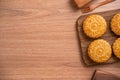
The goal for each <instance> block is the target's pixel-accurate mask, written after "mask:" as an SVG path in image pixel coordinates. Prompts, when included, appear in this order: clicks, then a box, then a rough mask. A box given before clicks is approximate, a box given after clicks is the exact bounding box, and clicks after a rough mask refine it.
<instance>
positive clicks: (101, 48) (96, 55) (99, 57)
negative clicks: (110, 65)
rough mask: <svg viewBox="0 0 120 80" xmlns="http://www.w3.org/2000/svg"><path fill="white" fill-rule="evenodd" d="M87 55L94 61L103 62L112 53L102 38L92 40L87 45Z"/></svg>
mask: <svg viewBox="0 0 120 80" xmlns="http://www.w3.org/2000/svg"><path fill="white" fill-rule="evenodd" d="M88 55H89V57H90V58H91V59H92V60H93V61H94V62H97V63H104V62H106V61H108V60H109V59H110V57H111V55H112V49H111V45H110V44H109V43H108V42H107V41H105V40H103V39H98V40H94V41H93V42H91V43H90V45H89V47H88Z"/></svg>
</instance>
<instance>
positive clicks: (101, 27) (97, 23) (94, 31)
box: [83, 14, 107, 38]
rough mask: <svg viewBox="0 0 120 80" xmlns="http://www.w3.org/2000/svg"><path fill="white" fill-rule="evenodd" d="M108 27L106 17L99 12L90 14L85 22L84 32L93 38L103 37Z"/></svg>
mask: <svg viewBox="0 0 120 80" xmlns="http://www.w3.org/2000/svg"><path fill="white" fill-rule="evenodd" d="M106 29H107V23H106V21H105V19H104V18H103V17H102V16H101V15H98V14H92V15H90V16H88V17H87V18H86V19H85V20H84V22H83V30H84V33H85V34H86V35H87V36H88V37H91V38H98V37H101V36H102V35H103V34H104V33H105V32H106Z"/></svg>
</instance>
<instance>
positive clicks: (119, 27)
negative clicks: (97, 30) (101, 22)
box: [111, 13, 120, 36]
mask: <svg viewBox="0 0 120 80" xmlns="http://www.w3.org/2000/svg"><path fill="white" fill-rule="evenodd" d="M111 30H112V31H113V32H114V33H115V34H116V35H119V36H120V13H118V14H116V15H115V16H114V17H113V18H112V20H111Z"/></svg>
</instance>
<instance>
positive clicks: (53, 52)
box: [0, 0, 120, 80]
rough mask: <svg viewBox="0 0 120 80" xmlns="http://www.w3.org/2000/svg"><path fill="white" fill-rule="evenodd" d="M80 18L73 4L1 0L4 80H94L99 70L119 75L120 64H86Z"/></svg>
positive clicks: (0, 52) (0, 43)
mask: <svg viewBox="0 0 120 80" xmlns="http://www.w3.org/2000/svg"><path fill="white" fill-rule="evenodd" d="M97 1H98V0H97ZM99 1H100V0H99ZM119 4H120V0H117V1H115V2H113V3H110V4H107V5H105V6H102V7H100V8H98V9H96V10H95V11H94V12H100V11H106V10H112V9H118V8H120V6H119ZM80 15H82V13H81V11H80V10H78V9H77V8H76V7H75V5H74V4H73V1H72V0H0V80H90V78H91V76H92V73H93V72H94V70H95V69H102V70H104V71H109V72H112V73H114V74H118V75H119V74H120V63H116V64H112V65H101V66H94V67H86V66H85V65H84V64H83V63H82V59H81V55H80V54H81V53H80V47H79V41H78V38H77V34H76V26H75V24H76V20H77V18H78V17H79V16H80Z"/></svg>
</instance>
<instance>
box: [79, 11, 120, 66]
mask: <svg viewBox="0 0 120 80" xmlns="http://www.w3.org/2000/svg"><path fill="white" fill-rule="evenodd" d="M119 12H120V9H117V10H111V11H105V12H98V13H92V14H100V15H102V16H103V17H104V18H105V19H106V21H107V24H108V27H107V28H108V29H107V31H106V33H105V34H104V35H103V36H102V37H100V38H102V39H105V40H107V41H108V42H109V43H110V44H111V46H112V44H113V42H114V41H115V39H117V38H118V36H117V35H115V34H114V33H113V32H112V31H111V29H110V21H111V19H112V17H113V16H114V15H115V14H116V13H119ZM89 15H91V14H87V15H82V16H80V17H79V18H78V20H77V32H78V38H79V41H80V48H81V54H82V59H83V61H84V63H85V64H86V65H88V66H91V65H96V64H98V63H95V62H93V61H92V60H91V59H90V58H89V56H88V53H87V48H88V45H89V44H90V42H91V41H93V40H95V39H91V38H89V37H87V36H86V35H85V34H84V32H83V29H82V23H83V21H84V19H85V18H86V17H87V16H89ZM118 61H119V59H117V58H116V57H115V56H114V55H113V56H112V57H111V59H110V60H109V61H107V62H106V63H103V64H110V63H115V62H118Z"/></svg>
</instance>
